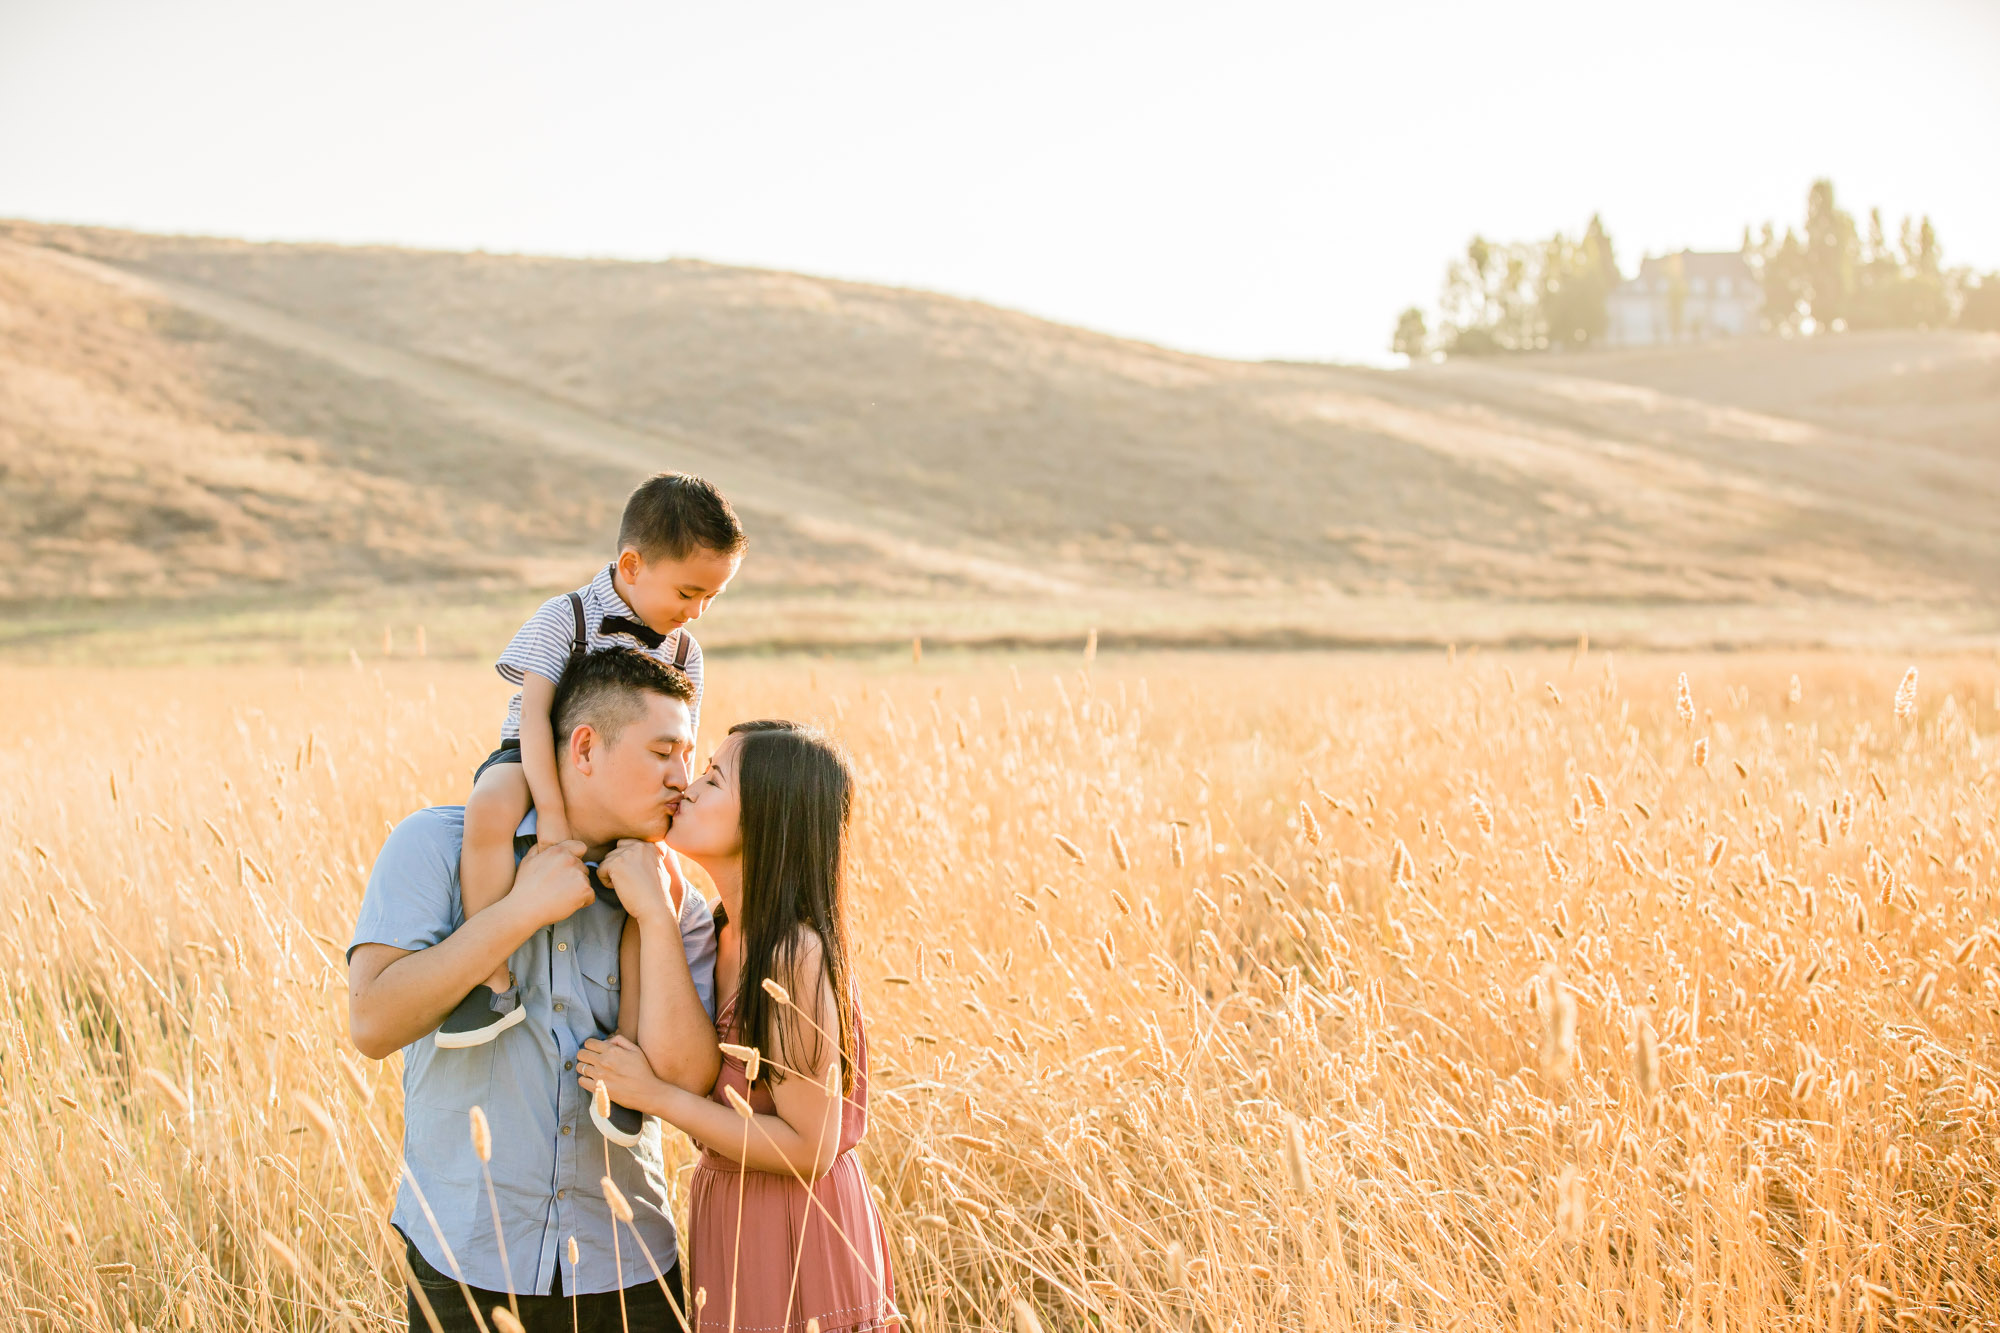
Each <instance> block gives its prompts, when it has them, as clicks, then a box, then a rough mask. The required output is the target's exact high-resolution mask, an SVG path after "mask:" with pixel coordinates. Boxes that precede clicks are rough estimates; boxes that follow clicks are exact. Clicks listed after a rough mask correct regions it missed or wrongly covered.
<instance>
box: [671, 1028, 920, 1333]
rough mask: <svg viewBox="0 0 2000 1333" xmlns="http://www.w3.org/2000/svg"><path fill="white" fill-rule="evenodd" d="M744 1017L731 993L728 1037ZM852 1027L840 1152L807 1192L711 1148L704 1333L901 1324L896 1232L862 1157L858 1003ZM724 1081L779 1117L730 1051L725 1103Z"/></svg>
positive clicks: (694, 1220)
mask: <svg viewBox="0 0 2000 1333" xmlns="http://www.w3.org/2000/svg"><path fill="white" fill-rule="evenodd" d="M735 1014H736V1000H735V997H733V996H732V997H731V998H730V1000H729V1003H728V1004H726V1005H724V1006H723V1010H722V1012H721V1013H720V1014H718V1015H717V1016H716V1020H715V1027H716V1031H717V1033H718V1034H720V1035H721V1037H722V1039H723V1040H724V1041H731V1042H734V1041H738V1040H739V1039H738V1038H737V1037H735V1036H732V1035H731V1033H732V1032H733V1030H734V1027H735ZM854 1028H855V1031H854V1046H855V1054H856V1061H855V1070H854V1091H853V1093H852V1094H851V1095H850V1096H849V1097H848V1099H847V1104H846V1106H845V1107H844V1108H843V1110H842V1113H841V1118H840V1154H839V1156H838V1157H836V1158H835V1159H834V1163H833V1168H832V1169H831V1170H829V1171H828V1172H827V1173H826V1174H825V1175H824V1176H822V1177H820V1179H819V1180H817V1181H815V1182H814V1183H813V1184H812V1186H811V1187H810V1189H808V1187H807V1186H806V1185H805V1184H804V1183H803V1182H801V1181H800V1180H799V1179H798V1178H797V1177H795V1176H791V1175H776V1174H773V1173H771V1172H767V1171H745V1170H743V1169H742V1168H741V1167H739V1166H738V1165H737V1164H736V1163H735V1162H734V1161H732V1160H730V1159H729V1158H727V1157H724V1156H723V1155H722V1154H720V1153H718V1152H715V1151H714V1150H713V1149H711V1148H709V1147H707V1146H706V1145H702V1154H701V1159H700V1161H698V1162H697V1163H696V1164H695V1168H694V1179H693V1182H692V1183H691V1185H690V1187H689V1200H688V1222H689V1225H688V1232H689V1235H688V1245H687V1254H688V1299H689V1300H690V1301H693V1302H695V1303H696V1306H697V1309H698V1313H696V1314H695V1319H694V1327H695V1329H696V1333H729V1330H732V1329H733V1330H735V1333H805V1327H806V1320H808V1319H817V1320H819V1329H820V1333H860V1330H866V1329H879V1328H889V1327H894V1326H896V1324H897V1322H898V1319H897V1315H896V1297H895V1281H894V1277H893V1275H892V1274H891V1273H890V1271H889V1238H888V1234H887V1233H886V1232H885V1231H884V1230H883V1227H882V1215H881V1213H880V1212H878V1211H877V1210H876V1207H875V1200H874V1199H873V1198H872V1197H870V1196H869V1193H868V1185H867V1182H866V1181H865V1180H864V1179H863V1178H862V1175H861V1164H860V1163H859V1162H857V1161H856V1160H855V1158H854V1145H855V1144H857V1143H859V1142H860V1141H861V1136H862V1134H864V1133H865V1132H866V1131H867V1129H868V1037H867V1034H866V1032H865V1031H864V1030H863V1028H862V1026H861V1013H860V1011H859V1010H858V1009H857V1010H856V1011H855V1015H854ZM794 1077H797V1076H796V1075H794ZM724 1088H735V1089H736V1091H737V1093H738V1094H739V1095H740V1096H742V1097H744V1098H745V1099H746V1100H747V1101H748V1102H749V1103H750V1108H751V1109H752V1110H754V1111H756V1112H757V1113H758V1114H759V1115H772V1114H775V1107H774V1105H773V1103H772V1101H771V1093H770V1089H769V1086H768V1081H767V1082H766V1083H763V1084H759V1086H758V1087H757V1088H756V1089H755V1090H754V1091H753V1090H751V1089H750V1087H749V1085H748V1080H747V1079H745V1078H744V1068H743V1062H742V1061H740V1060H738V1059H736V1058H734V1057H733V1056H730V1055H727V1054H725V1055H724V1056H723V1058H722V1073H721V1074H720V1076H718V1077H717V1079H716V1081H715V1091H713V1092H712V1093H710V1094H709V1097H710V1099H711V1100H712V1101H716V1102H719V1103H721V1104H722V1105H724V1106H727V1105H729V1102H728V1099H727V1097H726V1096H725V1095H724V1093H723V1089H724ZM750 1132H751V1133H753V1134H754V1133H756V1130H754V1129H752V1130H751V1131H750ZM697 1291H702V1292H706V1293H707V1299H706V1301H703V1300H702V1298H701V1297H699V1296H697V1295H696V1294H695V1293H696V1292H697Z"/></svg>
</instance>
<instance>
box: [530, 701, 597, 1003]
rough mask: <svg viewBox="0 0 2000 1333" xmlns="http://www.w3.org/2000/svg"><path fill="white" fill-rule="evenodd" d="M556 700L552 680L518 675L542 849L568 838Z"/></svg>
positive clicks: (536, 837)
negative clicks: (554, 711) (559, 772)
mask: <svg viewBox="0 0 2000 1333" xmlns="http://www.w3.org/2000/svg"><path fill="white" fill-rule="evenodd" d="M555 701H556V683H555V682H554V681H552V680H550V679H549V678H548V677H547V676H544V675H543V674H542V673H541V672H539V671H524V672H522V673H521V771H522V773H523V774H525V775H526V777H527V779H528V793H529V794H530V795H531V796H533V797H534V798H535V841H536V842H538V843H541V844H543V845H545V846H546V845H547V844H549V843H552V842H562V841H564V840H565V839H566V838H568V837H569V811H568V810H567V809H566V808H565V807H564V806H563V798H562V783H561V781H560V780H559V779H558V778H557V777H556V735H555V724H554V723H553V722H552V721H551V720H550V719H549V708H550V707H551V706H552V705H553V704H554V703H555ZM621 966H622V965H621Z"/></svg>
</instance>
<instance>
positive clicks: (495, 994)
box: [437, 763, 529, 1050]
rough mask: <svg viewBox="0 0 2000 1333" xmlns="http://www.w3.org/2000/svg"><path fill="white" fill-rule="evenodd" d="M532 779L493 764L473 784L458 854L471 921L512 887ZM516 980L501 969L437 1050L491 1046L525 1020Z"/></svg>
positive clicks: (469, 999)
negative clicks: (516, 845)
mask: <svg viewBox="0 0 2000 1333" xmlns="http://www.w3.org/2000/svg"><path fill="white" fill-rule="evenodd" d="M528 804H529V796H528V779H527V776H526V774H525V773H524V772H523V771H522V769H521V766H520V765H519V764H509V763H496V764H491V765H489V766H488V767H487V769H486V770H485V771H484V772H483V773H481V774H480V775H479V778H478V780H477V781H475V782H474V783H473V784H472V795H471V797H470V798H468V799H467V801H466V803H465V841H464V843H463V845H462V847H461V849H460V852H459V862H458V887H459V897H460V900H461V901H462V902H463V903H464V904H465V916H466V919H467V920H468V921H469V920H471V919H472V918H473V916H475V915H476V914H478V913H480V912H483V911H485V910H486V909H487V908H489V907H491V906H493V904H495V903H497V902H499V901H500V900H501V899H502V898H505V897H506V896H507V891H508V890H509V889H511V888H513V887H514V869H515V864H516V863H515V860H514V830H515V829H516V828H518V827H519V826H520V823H521V818H522V816H524V815H526V814H527V813H528ZM513 987H514V978H513V974H512V973H510V972H509V971H508V970H507V967H506V965H505V964H504V963H503V964H502V965H501V966H500V967H499V968H497V969H495V971H494V972H493V975H491V976H489V977H488V978H486V981H485V982H484V984H482V985H478V986H474V987H473V988H472V991H471V993H470V994H468V995H467V996H466V997H465V998H464V999H463V1000H461V1001H459V1003H458V1007H457V1008H455V1009H453V1010H452V1012H451V1014H450V1016H449V1017H447V1018H446V1019H445V1021H444V1023H443V1025H442V1026H440V1027H439V1028H438V1032H437V1044H438V1045H439V1046H442V1047H444V1048H445V1049H447V1050H450V1049H454V1048H459V1047H465V1046H478V1045H480V1044H481V1043H483V1042H489V1041H491V1040H493V1039H494V1038H495V1037H497V1036H499V1035H500V1034H501V1033H502V1032H505V1031H506V1030H507V1029H508V1028H510V1027H512V1026H514V1024H516V1023H518V1022H520V1021H521V1019H522V1018H523V1017H525V1015H524V1014H523V1013H522V1011H521V1009H520V1007H519V1006H518V1005H516V1004H515V1003H514V990H513Z"/></svg>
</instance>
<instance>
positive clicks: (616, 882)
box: [597, 838, 670, 924]
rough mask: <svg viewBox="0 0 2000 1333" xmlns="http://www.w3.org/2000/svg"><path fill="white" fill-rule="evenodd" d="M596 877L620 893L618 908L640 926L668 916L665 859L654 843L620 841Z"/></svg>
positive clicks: (601, 865)
mask: <svg viewBox="0 0 2000 1333" xmlns="http://www.w3.org/2000/svg"><path fill="white" fill-rule="evenodd" d="M597 876H598V878H599V879H602V880H603V881H604V882H605V883H606V884H609V885H610V886H611V887H612V889H613V890H615V891H616V892H617V894H618V904H619V906H621V907H623V908H624V909H625V912H626V915H628V916H631V917H635V918H637V919H638V920H639V922H640V923H641V924H643V923H645V922H648V921H657V920H661V919H663V918H665V917H666V916H667V915H668V913H669V910H670V909H669V907H668V902H667V877H668V872H667V863H666V858H665V857H663V856H662V855H661V854H660V849H659V847H658V846H656V845H654V844H653V843H650V842H645V841H642V840H641V839H638V838H620V839H619V840H618V845H617V846H616V847H613V848H612V849H611V852H610V854H609V855H608V856H606V857H605V858H604V859H603V860H602V861H599V862H598V863H597Z"/></svg>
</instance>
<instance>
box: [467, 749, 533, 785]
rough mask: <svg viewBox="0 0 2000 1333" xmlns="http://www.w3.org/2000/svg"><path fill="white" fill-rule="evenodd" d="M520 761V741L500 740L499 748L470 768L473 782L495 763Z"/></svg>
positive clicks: (515, 762) (516, 762)
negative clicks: (476, 766) (475, 766)
mask: <svg viewBox="0 0 2000 1333" xmlns="http://www.w3.org/2000/svg"><path fill="white" fill-rule="evenodd" d="M520 762H521V742H519V741H501V742H500V748H499V749H497V750H495V751H494V752H493V753H492V754H489V755H487V756H486V758H485V759H483V760H481V761H480V764H479V767H478V768H475V769H473V770H472V780H473V781H474V782H477V781H479V779H480V778H481V777H483V776H485V773H486V770H487V769H489V768H491V767H493V765H495V764H518V763H520Z"/></svg>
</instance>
